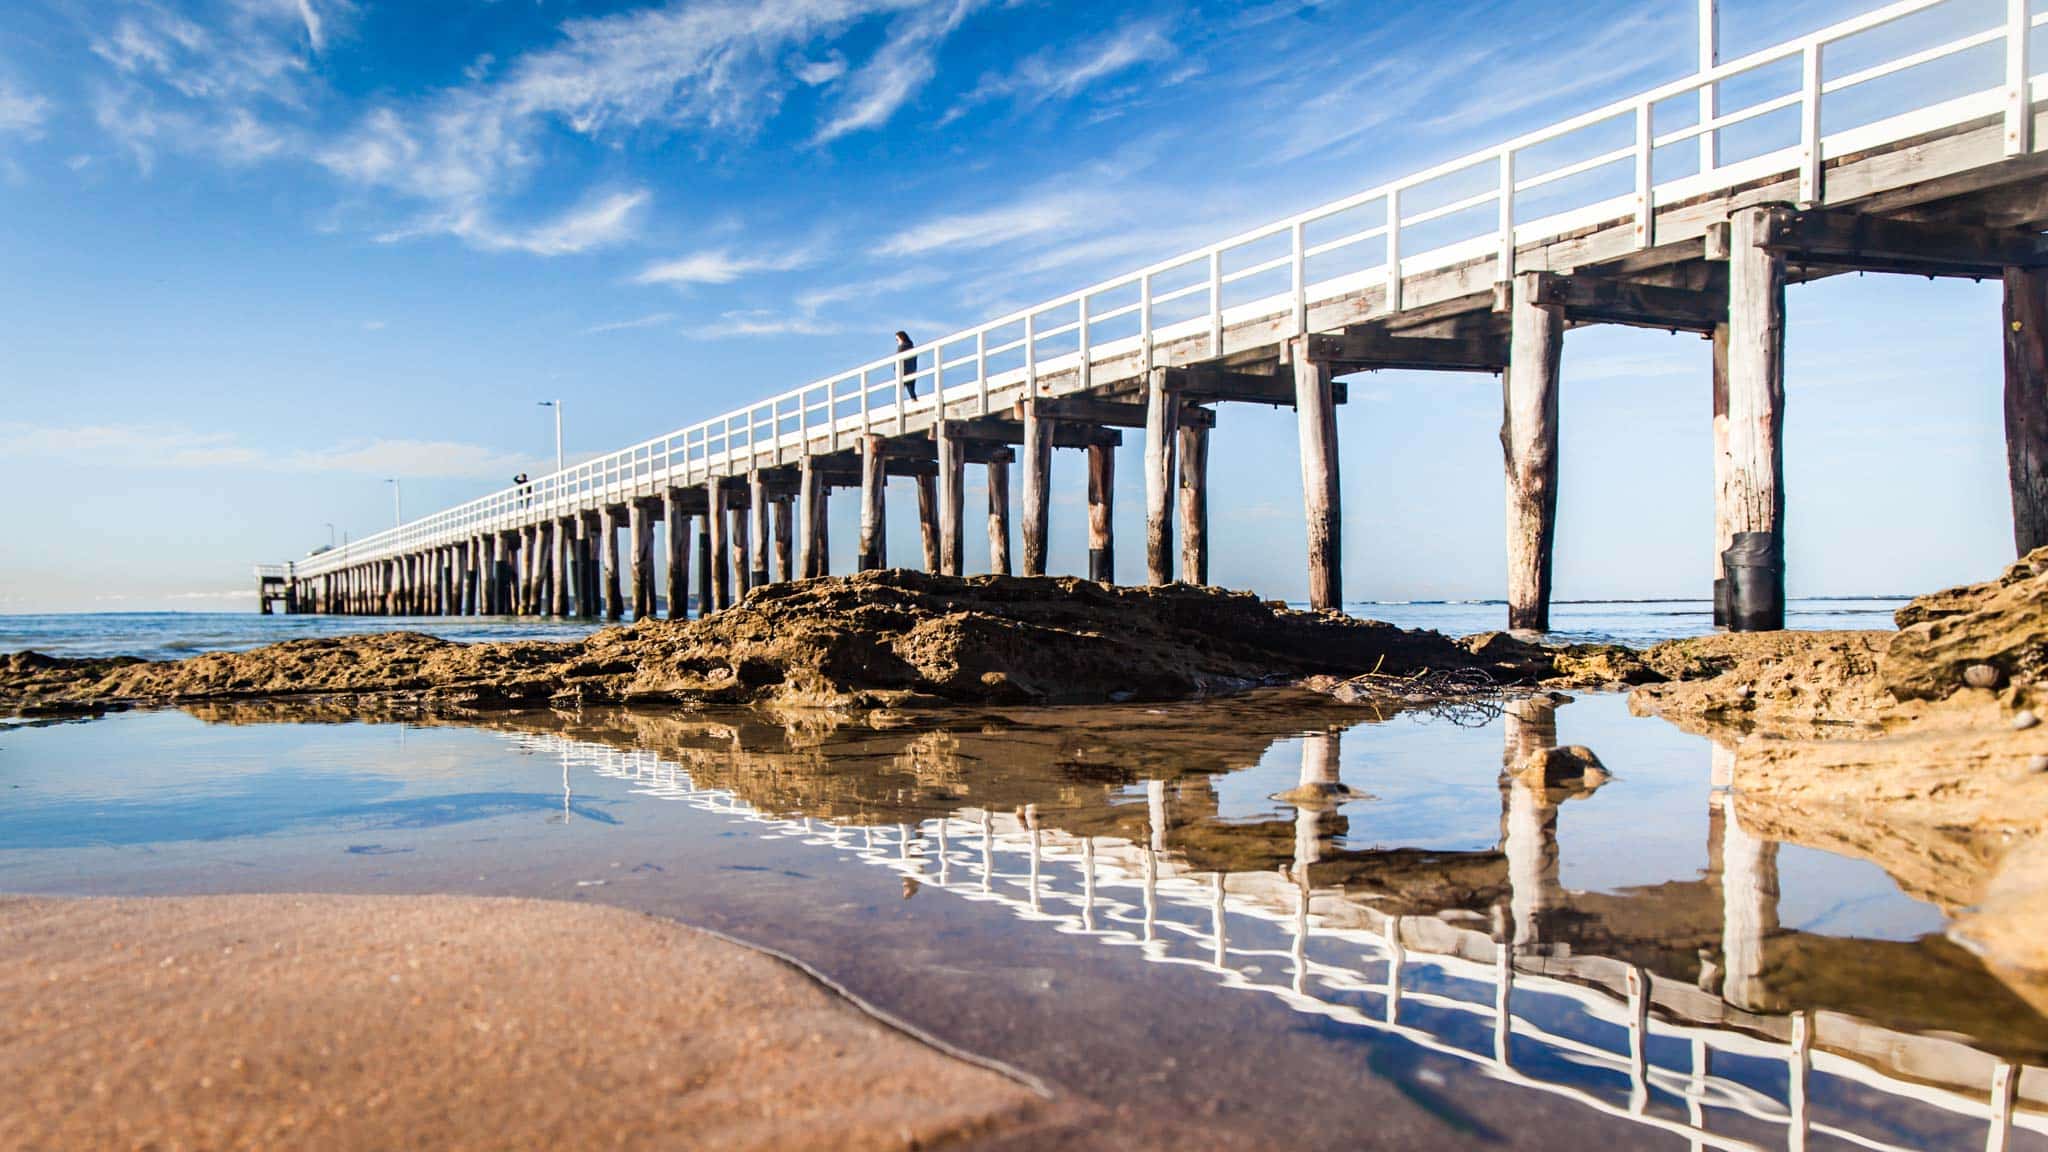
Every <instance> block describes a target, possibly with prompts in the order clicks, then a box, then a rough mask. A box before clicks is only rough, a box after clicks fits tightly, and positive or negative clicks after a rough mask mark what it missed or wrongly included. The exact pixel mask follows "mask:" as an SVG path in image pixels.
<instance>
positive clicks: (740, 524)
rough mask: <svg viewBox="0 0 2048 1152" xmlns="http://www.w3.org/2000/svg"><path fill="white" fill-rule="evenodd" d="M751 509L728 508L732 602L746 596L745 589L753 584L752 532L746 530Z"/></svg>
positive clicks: (737, 601) (727, 528)
mask: <svg viewBox="0 0 2048 1152" xmlns="http://www.w3.org/2000/svg"><path fill="white" fill-rule="evenodd" d="M751 512H752V509H750V508H744V507H737V506H736V507H733V508H731V509H729V510H728V514H727V519H728V521H729V522H728V523H727V525H726V531H727V532H728V533H729V534H730V536H731V539H732V586H733V598H732V602H733V603H735V604H737V603H739V602H740V601H742V600H745V599H746V598H747V590H748V589H750V588H752V587H753V586H754V584H753V578H754V569H753V564H752V562H751V561H752V555H753V548H754V545H753V540H752V536H753V533H751V532H749V531H748V530H747V519H748V517H749V515H750V514H751Z"/></svg>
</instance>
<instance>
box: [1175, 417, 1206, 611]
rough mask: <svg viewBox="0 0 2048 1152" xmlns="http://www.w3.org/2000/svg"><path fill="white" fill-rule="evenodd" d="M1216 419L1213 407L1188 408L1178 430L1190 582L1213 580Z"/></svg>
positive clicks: (1183, 569)
mask: <svg viewBox="0 0 2048 1152" xmlns="http://www.w3.org/2000/svg"><path fill="white" fill-rule="evenodd" d="M1191 417H1199V419H1191ZM1214 420H1215V413H1214V412H1212V411H1211V410H1209V409H1206V408H1194V409H1189V410H1184V411H1183V412H1182V413H1181V424H1180V430H1179V432H1178V436H1179V440H1180V443H1179V446H1178V448H1177V449H1176V451H1177V454H1178V455H1179V456H1180V578H1181V579H1182V580H1185V581H1187V582H1188V583H1190V584H1207V583H1208V582H1209V426H1210V425H1211V424H1212V423H1213V422H1214Z"/></svg>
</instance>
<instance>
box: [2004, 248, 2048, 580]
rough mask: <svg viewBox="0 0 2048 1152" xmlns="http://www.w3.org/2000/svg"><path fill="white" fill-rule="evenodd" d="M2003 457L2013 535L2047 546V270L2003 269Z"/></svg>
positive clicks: (2022, 542)
mask: <svg viewBox="0 0 2048 1152" xmlns="http://www.w3.org/2000/svg"><path fill="white" fill-rule="evenodd" d="M2005 460H2006V468H2007V473H2008V476H2009V478H2010V480H2011V484H2012V538H2013V544H2014V546H2015V547H2017V548H2018V550H2019V554H2020V555H2022V556H2025V555H2026V554H2027V553H2029V552H2032V551H2033V550H2034V549H2036V548H2039V547H2040V546H2042V545H2043V544H2048V270H2044V269H2040V268H2007V269H2006V270H2005Z"/></svg>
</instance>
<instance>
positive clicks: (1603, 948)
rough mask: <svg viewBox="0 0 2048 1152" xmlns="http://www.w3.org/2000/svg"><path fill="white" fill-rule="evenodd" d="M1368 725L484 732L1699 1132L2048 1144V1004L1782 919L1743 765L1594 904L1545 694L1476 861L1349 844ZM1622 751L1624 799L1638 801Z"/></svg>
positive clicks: (1718, 779) (982, 722)
mask: <svg viewBox="0 0 2048 1152" xmlns="http://www.w3.org/2000/svg"><path fill="white" fill-rule="evenodd" d="M1356 716H1357V714H1356V713H1355V712H1351V711H1330V710H1325V709H1323V708H1321V707H1320V706H1317V705H1314V704H1312V703H1310V702H1307V701H1304V700H1303V699H1301V698H1297V697H1292V696H1284V695H1282V696H1260V697H1251V698H1246V699H1242V700H1237V701H1230V702H1209V703H1205V704H1203V705H1200V706H1198V707H1196V706H1188V707H1165V708H1144V709H1138V708H1125V709H1101V710H1062V711H1060V712H1056V713H1046V712H1038V713H1030V712H1019V713H1003V712H990V713H985V714H977V715H974V716H972V717H962V716H958V715H954V716H949V717H946V718H944V719H943V720H938V719H932V718H923V719H919V718H913V717H899V718H893V719H892V718H887V717H883V718H880V720H879V726H878V724H877V723H852V722H848V721H846V720H845V719H844V718H834V717H821V716H816V715H805V716H800V717H790V718H786V719H787V720H788V722H778V721H777V720H776V719H775V718H772V717H763V716H760V715H756V714H732V715H726V714H675V713H648V712H637V711H624V710H619V711H603V712H587V713H583V714H579V715H574V716H569V715H559V714H544V715H518V716H511V717H502V718H495V719H492V720H490V721H488V722H487V724H488V726H489V727H492V728H494V729H497V730H499V731H501V732H503V733H504V734H505V735H506V736H507V737H508V738H510V739H513V740H516V741H518V742H519V743H520V744H522V745H523V746H525V747H527V748H529V749H531V750H533V751H535V752H537V753H540V754H544V755H547V756H549V757H550V758H559V760H560V761H561V764H562V766H563V805H564V807H563V812H564V813H566V812H568V811H569V810H570V809H569V798H570V796H571V794H572V788H573V780H574V777H575V776H576V775H578V774H582V773H593V774H597V775H601V776H605V777H612V778H616V779H620V780H625V781H628V782H630V783H631V784H632V785H633V788H634V791H636V792H638V793H640V794H643V795H645V796H648V797H651V798H659V799H665V800H671V801H678V802H682V803H685V804H689V805H691V806H693V807H696V808H698V809H702V810H705V811H708V812H714V813H717V814H720V815H721V816H723V817H726V818H729V819H732V820H735V821H740V822H744V823H746V824H749V825H751V826H754V827H756V828H757V829H758V830H759V832H760V834H762V835H764V836H771V837H783V838H794V839H795V840H797V841H799V842H801V843H803V844H807V845H812V846H815V847H816V848H817V849H818V850H820V851H828V852H835V853H841V854H845V855H847V856H849V857H852V858H854V859H858V860H860V861H863V862H865V863H867V864H870V865H873V866H875V867H879V868H885V869H889V870H891V871H893V872H895V873H896V874H898V876H899V877H900V878H901V884H902V891H903V893H904V895H905V897H906V898H914V899H918V900H925V899H931V898H934V897H939V896H942V895H943V896H946V897H952V898H959V899H965V900H970V901H975V902H980V903H986V904H991V905H995V906H999V907H1001V908H1002V909H1005V910H1007V912H1008V913H1009V914H1011V915H1013V916H1015V917H1016V918H1017V919H1018V920H1021V921H1025V922H1030V923H1036V924H1041V925H1044V926H1045V927H1046V928H1048V929H1049V930H1052V931H1056V932H1061V933H1066V934H1069V935H1073V936H1077V937H1084V938H1087V939H1091V940H1094V941H1097V942H1099V943H1101V944H1102V945H1104V946H1105V947H1111V948H1125V949H1131V950H1133V951H1134V952H1135V953H1136V954H1137V955H1139V956H1141V957H1142V958H1143V959H1144V960H1145V961H1147V962H1149V963H1152V964H1157V965H1168V966H1175V967H1193V968H1196V969H1199V970H1202V971H1205V972H1208V973H1210V974H1212V975H1213V976H1214V977H1215V978H1216V979H1217V980H1218V981H1219V982H1220V983H1221V984H1222V985H1224V986H1225V987H1228V988H1232V989H1239V990H1243V991H1245V992H1248V993H1256V994H1260V995H1264V996H1269V997H1272V998H1274V999H1275V1000H1277V1001H1279V1002H1281V1003H1284V1004H1286V1005H1287V1006H1288V1007H1289V1008H1291V1009H1293V1010H1294V1011H1298V1012H1302V1013H1308V1014H1313V1015H1315V1016H1317V1017H1319V1018H1321V1019H1323V1020H1326V1021H1329V1022H1332V1023H1334V1024H1337V1025H1342V1026H1349V1027H1357V1028H1360V1029H1365V1030H1369V1031H1371V1032H1374V1033H1383V1034H1391V1035H1398V1036H1400V1037H1402V1038H1404V1039H1406V1040H1408V1041H1411V1042H1413V1043H1414V1044H1417V1045H1419V1046H1422V1047H1423V1048H1425V1049H1427V1050H1429V1051H1432V1052H1438V1053H1443V1054H1447V1055H1452V1056H1456V1057H1457V1058H1459V1059H1460V1060H1463V1061H1466V1062H1468V1063H1469V1064H1471V1065H1472V1066H1474V1067H1475V1068H1476V1069H1478V1070H1479V1071H1480V1072H1481V1073H1482V1074H1484V1075H1486V1076H1489V1077H1493V1078H1497V1079H1500V1080H1503V1081H1508V1082H1512V1083H1515V1084H1519V1085H1523V1086H1526V1087H1530V1088H1534V1089H1539V1090H1542V1091H1545V1092H1552V1093H1557V1094H1561V1095H1564V1096H1567V1097H1570V1098H1573V1099H1575V1100H1578V1101H1579V1102H1581V1103H1582V1104H1584V1105H1585V1106H1587V1107H1590V1108H1594V1109H1597V1110H1599V1111H1601V1112H1604V1113H1607V1114H1610V1115H1615V1116H1622V1117H1627V1118H1630V1119H1632V1120H1634V1121H1637V1122H1640V1123H1641V1124H1643V1125H1645V1126H1647V1127H1649V1128H1654V1129H1659V1130H1663V1131H1665V1132H1668V1133H1671V1134H1673V1135H1676V1136H1682V1137H1683V1138H1685V1139H1686V1140H1688V1141H1689V1142H1690V1143H1691V1145H1692V1146H1694V1147H1715V1148H1723V1147H1726V1148H1735V1147H1755V1146H1768V1145H1776V1144H1790V1145H1791V1146H1794V1147H1798V1146H1801V1145H1802V1144H1803V1143H1804V1142H1805V1140H1806V1138H1807V1137H1808V1136H1809V1135H1831V1136H1835V1137H1838V1138H1841V1139H1845V1140H1848V1141H1851V1142H1853V1143H1856V1144H1858V1145H1860V1146H1863V1147H1872V1148H1891V1147H1902V1146H1904V1145H1901V1144H1899V1143H1897V1142H1895V1141H1893V1140H1890V1139H1888V1135H1889V1134H1891V1133H1894V1132H1896V1131H1900V1130H1910V1125H1908V1126H1906V1128H1903V1129H1902V1128H1898V1127H1896V1126H1892V1125H1889V1124H1887V1125H1883V1126H1879V1127H1878V1128H1876V1129H1875V1130H1870V1129H1865V1130H1858V1129H1857V1128H1856V1125H1855V1123H1854V1119H1855V1117H1854V1115H1853V1114H1850V1113H1846V1112H1845V1111H1844V1110H1843V1109H1841V1108H1839V1107H1838V1108H1834V1109H1832V1110H1828V1111H1826V1112H1825V1114H1824V1115H1816V1114H1815V1112H1814V1109H1813V1107H1812V1106H1811V1105H1810V1104H1809V1101H1811V1100H1813V1099H1816V1098H1825V1099H1831V1100H1838V1101H1839V1100H1842V1099H1852V1100H1857V1099H1860V1100H1877V1101H1881V1102H1882V1106H1883V1108H1886V1109H1891V1110H1900V1109H1904V1110H1911V1109H1934V1110H1937V1111H1941V1112H1946V1113H1950V1114H1955V1115H1960V1116H1965V1117H1971V1118H1974V1119H1976V1120H1979V1121H1982V1122H1983V1124H1984V1125H1985V1129H1984V1130H1985V1132H1986V1134H1987V1141H1988V1142H1989V1144H1990V1145H1991V1146H2002V1144H2003V1141H2004V1140H2005V1138H2006V1137H2007V1136H2008V1135H2009V1134H2010V1133H2011V1132H2012V1131H2014V1130H2015V1128H2016V1129H2018V1130H2020V1131H2030V1132H2033V1133H2041V1134H2048V1069H2044V1068H2043V1067H2041V1065H2043V1064H2044V1063H2048V1060H2044V1056H2043V1054H2044V1053H2048V1022H2044V1021H2043V1020H2042V1019H2041V1018H2040V1016H2039V1015H2037V1014H2036V1013H2034V1012H2033V1011H2032V1010H2031V1009H2030V1008H2028V1007H2027V1006H2026V1005H2025V1003H2024V1002H2023V1001H2022V1000H2020V999H2019V998H2018V997H2016V996H2014V995H2013V994H2012V992H2011V991H2010V990H2008V989H2007V988H2005V987H2004V986H2003V985H2002V984H2000V983H1999V982H1998V980H1997V979H1996V978H1995V977H1993V976H1992V975H1990V974H1988V973H1987V972H1986V971H1985V970H1984V969H1983V967H1982V966H1981V965H1980V964H1978V963H1977V962H1976V961H1975V960H1974V959H1973V958H1971V957H1970V956H1968V955H1967V954H1966V953H1963V952H1962V951H1961V950H1960V949H1958V948H1955V947H1954V946H1953V945H1950V944H1948V943H1947V942H1946V941H1945V940H1943V939H1941V938H1940V937H1929V938H1924V939H1921V940H1916V941H1891V940H1878V939H1862V938H1854V937H1841V936H1823V935H1816V934H1814V933H1811V932H1802V931H1798V930H1794V929H1789V928H1787V927H1785V926H1784V925H1783V924H1782V923H1781V920H1780V903H1781V898H1782V896H1781V891H1780V881H1779V861H1778V857H1779V846H1778V845H1777V844H1776V843H1775V842H1773V841H1771V840H1768V839H1765V838H1763V837H1761V836H1759V835H1757V834H1755V833H1754V832H1753V831H1752V830H1751V829H1750V828H1749V827H1748V826H1747V825H1746V824H1745V821H1744V818H1743V813H1742V809H1741V804H1740V802H1739V798H1738V797H1736V796H1734V795H1733V794H1731V793H1730V792H1729V791H1728V790H1727V787H1726V785H1727V782H1728V774H1729V771H1730V768H1731V766H1732V760H1733V753H1732V752H1731V751H1730V750H1729V749H1727V748H1725V747H1714V748H1713V749H1712V750H1711V752H1709V753H1707V754H1706V755H1705V756H1703V757H1702V759H1703V761H1704V762H1703V763H1702V765H1701V767H1702V769H1703V770H1704V771H1705V772H1706V773H1708V774H1709V779H1710V782H1711V784H1712V785H1713V787H1712V788H1711V790H1710V791H1708V793H1707V795H1706V801H1705V803H1706V809H1707V810H1706V812H1705V817H1706V819H1705V821H1704V827H1705V829H1706V839H1707V843H1706V844H1705V845H1704V856H1705V867H1704V868H1703V869H1701V870H1700V872H1699V874H1698V876H1697V877H1696V878H1694V879H1691V880H1679V881H1665V882H1661V883H1657V884H1655V885H1650V886H1646V887H1642V888H1633V889H1629V888H1624V889H1618V890H1608V891H1574V890H1571V889H1569V888H1567V887H1566V886H1565V885H1564V883H1562V881H1561V872H1562V869H1563V867H1564V864H1565V862H1566V860H1567V859H1568V858H1570V856H1571V854H1572V852H1573V851H1575V850H1578V851H1585V850H1592V851H1597V850H1598V845H1597V844H1595V845H1593V846H1591V847H1590V848H1589V847H1587V846H1584V845H1578V846H1575V845H1574V844H1573V842H1571V841H1570V840H1569V839H1562V840H1561V838H1560V832H1559V824H1560V813H1561V812H1565V811H1567V810H1576V809H1571V808H1570V806H1572V805H1576V804H1581V803H1585V802H1586V800H1587V798H1588V797H1590V796H1591V795H1593V789H1595V788H1597V787H1600V784H1599V782H1598V780H1597V779H1591V780H1588V781H1586V782H1584V783H1580V784H1576V785H1574V786H1571V787H1555V786H1547V785H1546V784H1545V783H1544V781H1543V780H1542V779H1541V778H1540V777H1538V776H1534V775H1532V774H1530V773H1529V772H1526V771H1524V770H1522V769H1523V767H1524V766H1525V765H1527V764H1528V763H1529V762H1530V760H1531V758H1532V755H1534V754H1535V753H1537V752H1540V751H1543V750H1547V749H1552V748H1555V747H1556V746H1557V744H1558V704H1557V702H1556V701H1554V700H1549V699H1540V698H1539V699H1531V700H1525V701H1517V702H1513V703H1511V704H1509V705H1507V706H1506V709H1505V713H1504V715H1502V716H1500V717H1499V719H1498V728H1499V731H1500V739H1501V746H1500V747H1501V752H1500V757H1501V761H1500V771H1499V824H1498V841H1497V842H1496V843H1495V844H1494V845H1493V846H1491V847H1490V848H1475V849H1467V850H1455V851H1452V850H1438V849H1430V848H1421V847H1410V846H1403V845H1400V844H1398V843H1396V844H1373V845H1370V846H1366V845H1363V844H1361V843H1359V842H1357V841H1354V839H1353V838H1352V836H1351V822H1352V821H1353V820H1354V819H1359V818H1363V816H1362V815H1361V814H1362V813H1366V812H1369V811H1370V810H1371V805H1373V804H1374V803H1375V801H1374V800H1373V799H1372V798H1371V796H1370V794H1369V793H1370V789H1369V788H1363V787H1361V786H1360V785H1359V784H1356V783H1352V782H1347V781H1346V780H1345V779H1344V774H1345V766H1346V761H1345V758H1344V755H1343V752H1344V746H1345V741H1346V733H1347V730H1350V729H1352V728H1353V727H1354V726H1355V724H1356ZM212 718H215V719H223V720H233V719H275V718H281V717H278V716H276V715H266V714H263V713H261V712H251V711H249V710H233V709H230V710H223V711H220V712H217V713H215V714H213V715H212ZM1384 718H1385V717H1376V719H1384ZM423 722H427V723H436V722H438V721H430V720H429V721H423ZM1289 755H1294V756H1298V757H1299V761H1298V773H1297V774H1296V777H1295V785H1294V787H1292V788H1288V789H1286V790H1284V791H1280V792H1277V793H1270V794H1271V797H1272V799H1271V802H1270V804H1268V805H1267V806H1265V807H1264V808H1263V809H1256V810H1253V811H1249V812H1248V811H1245V810H1244V808H1243V805H1242V803H1241V802H1237V803H1236V806H1235V807H1233V801H1231V799H1230V797H1229V796H1228V795H1226V793H1227V792H1228V790H1229V788H1230V786H1231V782H1232V778H1233V775H1234V774H1237V773H1239V772H1241V771H1243V770H1245V769H1248V768H1251V767H1252V766H1254V765H1258V764H1260V763H1261V761H1262V760H1266V759H1267V758H1269V757H1280V758H1285V757H1286V756H1289ZM1616 767H1617V769H1618V771H1619V775H1620V781H1621V782H1620V783H1613V784H1608V785H1606V787H1609V788H1617V789H1623V788H1626V787H1627V786H1628V785H1627V775H1626V766H1625V765H1618V766H1616ZM1488 771H1491V769H1488ZM1873 1107H1875V1105H1873Z"/></svg>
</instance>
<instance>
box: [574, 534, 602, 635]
mask: <svg viewBox="0 0 2048 1152" xmlns="http://www.w3.org/2000/svg"><path fill="white" fill-rule="evenodd" d="M594 544H595V541H594V540H593V539H592V538H591V525H590V513H588V512H578V513H577V514H576V615H578V616H581V617H582V618H583V619H585V620H595V619H597V611H598V605H597V555H596V552H595V551H594V549H593V545H594Z"/></svg>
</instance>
